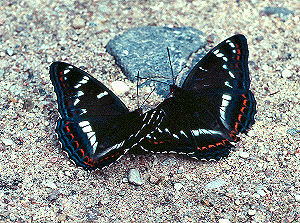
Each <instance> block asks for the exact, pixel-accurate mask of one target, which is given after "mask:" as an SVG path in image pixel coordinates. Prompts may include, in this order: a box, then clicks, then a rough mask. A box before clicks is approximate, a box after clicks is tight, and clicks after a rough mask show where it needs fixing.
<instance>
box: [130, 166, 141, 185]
mask: <svg viewBox="0 0 300 223" xmlns="http://www.w3.org/2000/svg"><path fill="white" fill-rule="evenodd" d="M128 181H129V183H131V184H133V185H136V186H141V185H142V184H143V183H144V182H143V179H142V178H141V175H140V172H139V171H138V170H137V169H130V171H129V173H128Z"/></svg>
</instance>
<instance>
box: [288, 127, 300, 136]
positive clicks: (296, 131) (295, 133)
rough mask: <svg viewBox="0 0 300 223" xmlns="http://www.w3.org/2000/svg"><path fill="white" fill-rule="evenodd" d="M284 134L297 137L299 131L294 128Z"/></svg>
mask: <svg viewBox="0 0 300 223" xmlns="http://www.w3.org/2000/svg"><path fill="white" fill-rule="evenodd" d="M286 133H287V134H289V135H292V136H294V135H297V134H299V133H300V129H296V128H292V129H288V130H287V131H286Z"/></svg>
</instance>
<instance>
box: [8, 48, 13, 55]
mask: <svg viewBox="0 0 300 223" xmlns="http://www.w3.org/2000/svg"><path fill="white" fill-rule="evenodd" d="M6 53H7V54H8V55H9V56H12V55H13V54H14V51H13V50H12V49H11V48H8V49H7V50H6Z"/></svg>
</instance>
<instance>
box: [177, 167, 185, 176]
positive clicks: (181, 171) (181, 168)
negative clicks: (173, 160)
mask: <svg viewBox="0 0 300 223" xmlns="http://www.w3.org/2000/svg"><path fill="white" fill-rule="evenodd" d="M183 171H184V168H183V166H181V167H179V168H178V170H177V173H179V174H180V173H183Z"/></svg>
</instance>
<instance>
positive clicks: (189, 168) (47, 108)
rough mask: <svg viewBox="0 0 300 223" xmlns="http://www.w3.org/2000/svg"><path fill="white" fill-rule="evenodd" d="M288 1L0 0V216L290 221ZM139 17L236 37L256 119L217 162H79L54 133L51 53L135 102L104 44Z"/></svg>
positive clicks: (292, 151) (294, 86)
mask: <svg viewBox="0 0 300 223" xmlns="http://www.w3.org/2000/svg"><path fill="white" fill-rule="evenodd" d="M297 3H298V1H292V0H287V1H276V2H275V1H262V0H252V1H251V0H249V1H238V0H236V1H212V0H207V1H198V0H187V1H179V0H177V1H164V2H162V1H155V0H149V1H146V0H143V1H103V0H101V1H100V0H94V1H83V0H77V1H73V0H64V1H52V0H48V1H47V0H44V1H41V0H36V1H29V0H21V1H1V2H0V10H1V13H0V98H1V99H0V105H1V106H0V108H1V109H0V221H1V222H220V223H221V222H223V223H224V222H297V221H298V220H299V209H300V208H299V204H300V203H299V202H300V191H299V189H300V183H299V178H300V177H299V141H300V136H299V134H300V133H299V130H300V117H299V113H300V106H299V99H300V94H299V92H300V91H299V87H300V86H299V80H300V75H299V33H300V30H299V5H298V8H297V7H296V4H297ZM145 25H155V26H161V27H163V26H167V27H183V26H190V27H194V28H196V29H199V30H200V31H202V32H203V33H204V34H205V35H206V36H207V42H208V44H207V45H206V48H205V50H206V51H208V50H209V49H211V48H212V47H213V46H215V45H216V44H217V43H219V42H221V41H222V40H224V39H226V38H228V37H230V36H232V35H234V34H236V33H242V34H244V35H245V36H246V37H247V39H248V44H249V51H250V57H249V69H250V73H251V74H250V75H251V78H252V82H251V90H252V91H253V92H254V94H255V97H256V100H257V110H258V112H257V115H256V123H255V125H254V126H253V127H252V129H251V130H250V131H249V133H248V135H247V136H245V135H243V136H241V141H240V142H239V143H238V144H237V146H236V150H235V151H233V152H232V153H231V154H230V156H229V157H228V158H226V159H223V160H221V161H219V162H200V161H196V160H192V159H190V158H187V157H186V156H183V155H173V154H172V155H170V154H146V155H139V156H134V155H126V156H124V157H122V159H120V160H119V161H118V162H116V163H114V164H113V165H111V166H110V167H108V168H106V169H104V170H101V171H95V172H87V171H85V170H82V169H80V168H78V167H76V166H75V165H74V164H72V163H71V162H70V160H69V159H68V157H67V156H66V155H64V153H63V152H62V150H61V149H60V145H59V143H58V139H57V137H56V135H55V131H54V129H55V122H56V120H57V118H58V111H57V104H56V96H55V93H54V91H53V87H52V85H51V81H50V78H49V74H48V72H49V71H48V69H49V66H50V64H51V62H53V61H57V60H61V61H65V62H69V63H72V64H74V65H76V66H84V67H85V69H86V71H87V72H89V73H91V74H92V75H93V76H95V77H96V78H97V79H99V80H100V81H101V82H103V83H104V84H105V85H107V86H108V87H110V86H111V83H112V82H114V81H116V80H120V81H123V82H125V83H126V84H127V85H128V86H129V87H130V89H131V91H130V93H129V94H128V95H127V96H124V95H119V96H122V99H123V100H124V102H125V103H126V104H127V105H128V106H131V107H132V108H134V106H135V105H136V101H135V99H134V97H133V96H132V95H133V94H134V93H135V89H136V84H135V83H131V82H130V81H128V80H126V78H125V77H124V76H123V75H122V73H121V71H120V69H119V68H118V67H117V66H116V65H115V62H114V60H113V58H112V57H111V56H110V55H109V54H108V53H107V52H106V50H105V45H106V44H107V42H108V41H109V40H110V39H112V38H114V37H115V36H116V35H118V34H119V33H122V32H124V31H125V30H127V29H130V28H133V27H137V26H145ZM150 90H151V89H144V90H142V91H141V92H142V93H141V94H145V93H147V92H149V91H150ZM154 99H155V95H154ZM154 99H153V101H152V105H155V103H156V102H155V100H156V99H155V100H154ZM150 104H151V103H150ZM130 169H137V170H138V172H139V173H140V175H141V177H142V178H143V184H142V185H141V186H134V185H132V184H129V183H128V178H127V177H128V172H129V170H130Z"/></svg>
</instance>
